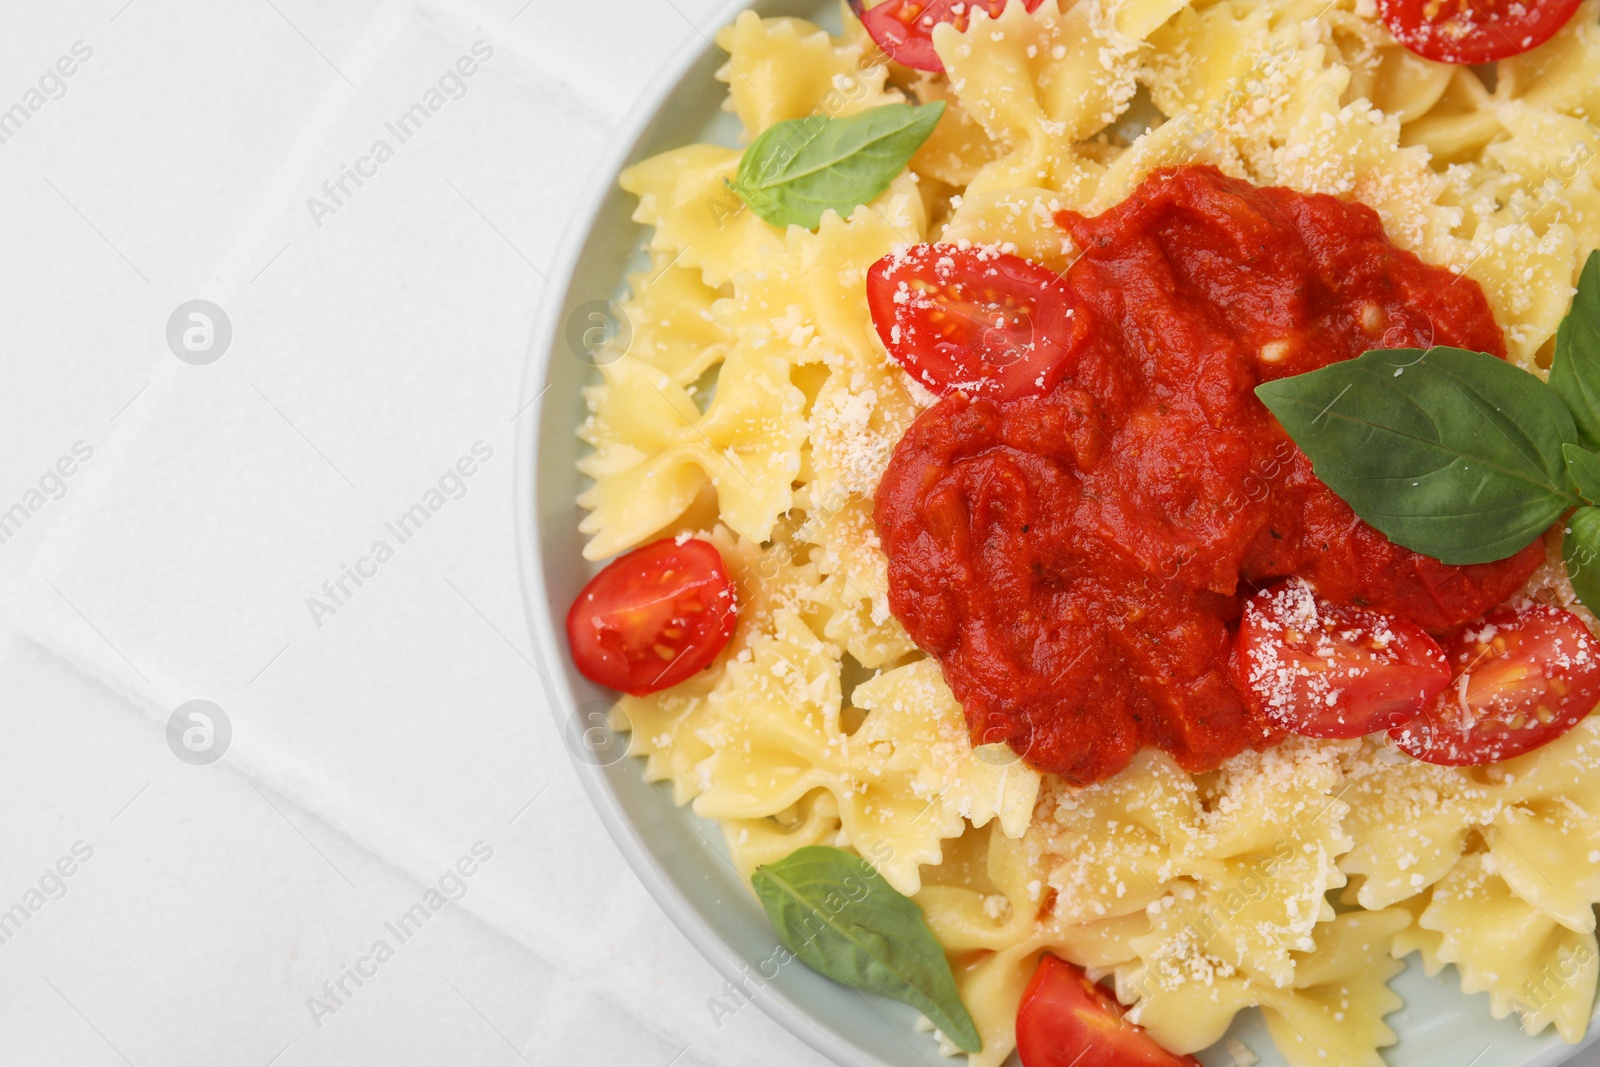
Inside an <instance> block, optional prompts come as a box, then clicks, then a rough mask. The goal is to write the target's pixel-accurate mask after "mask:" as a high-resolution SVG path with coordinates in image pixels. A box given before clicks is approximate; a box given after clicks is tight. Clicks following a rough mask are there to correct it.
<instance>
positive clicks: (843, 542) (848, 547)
mask: <svg viewBox="0 0 1600 1067" xmlns="http://www.w3.org/2000/svg"><path fill="white" fill-rule="evenodd" d="M796 503H797V504H798V505H799V506H800V507H803V508H804V509H805V512H806V521H805V523H804V525H802V526H801V528H800V531H799V535H798V536H800V537H801V538H803V539H804V540H805V541H807V542H808V543H810V544H813V545H815V546H817V547H816V549H815V550H814V551H813V552H812V553H811V559H812V560H813V562H814V563H815V564H816V566H817V569H818V570H819V571H820V572H821V573H822V574H823V575H825V576H826V577H825V578H824V580H823V582H822V584H821V585H819V586H818V587H817V588H816V590H815V591H814V593H813V595H812V601H813V603H814V604H816V605H817V607H818V608H819V609H820V610H821V611H822V612H823V624H822V633H823V636H824V637H826V638H827V639H828V640H830V641H833V642H835V643H837V644H839V645H840V646H841V647H843V648H844V650H845V651H846V652H847V653H849V654H850V655H851V656H852V657H854V658H855V659H856V661H857V662H859V663H860V664H861V665H862V666H863V667H870V668H878V667H884V666H887V665H888V664H890V663H893V662H895V661H897V660H901V659H904V658H905V657H906V656H909V655H910V654H912V653H913V652H915V651H916V650H917V648H916V645H915V644H914V643H913V642H912V640H911V638H910V636H909V635H907V634H906V631H905V627H904V626H902V625H900V620H898V619H896V618H895V617H894V616H893V615H891V614H890V613H889V576H888V564H887V560H886V559H885V557H884V555H883V550H882V548H881V546H880V545H879V543H878V531H877V529H876V527H875V526H874V525H873V522H872V502H871V501H870V500H868V499H864V498H861V497H846V498H844V501H843V503H839V504H834V503H833V501H831V500H827V499H825V500H823V501H822V503H821V504H817V503H814V502H813V500H812V489H811V487H810V486H807V487H806V488H805V489H802V490H801V491H800V492H799V493H797V494H796ZM830 505H833V506H830Z"/></svg>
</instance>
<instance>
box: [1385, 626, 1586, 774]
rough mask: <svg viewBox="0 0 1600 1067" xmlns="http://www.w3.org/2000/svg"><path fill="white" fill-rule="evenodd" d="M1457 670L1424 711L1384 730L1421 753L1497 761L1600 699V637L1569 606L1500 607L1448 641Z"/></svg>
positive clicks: (1567, 724) (1566, 724)
mask: <svg viewBox="0 0 1600 1067" xmlns="http://www.w3.org/2000/svg"><path fill="white" fill-rule="evenodd" d="M1447 655H1448V656H1449V659H1450V666H1451V667H1452V668H1454V669H1455V672H1456V677H1455V680H1454V681H1453V682H1452V683H1451V685H1450V687H1449V688H1448V689H1446V690H1445V691H1444V692H1443V693H1442V694H1440V695H1439V697H1438V699H1437V700H1435V701H1434V702H1433V703H1432V704H1431V705H1430V706H1429V707H1428V708H1427V709H1426V710H1425V711H1423V712H1422V713H1420V714H1418V715H1417V716H1415V717H1414V718H1412V719H1411V720H1410V721H1409V722H1407V723H1405V724H1403V725H1401V726H1396V727H1395V728H1394V729H1392V730H1390V731H1389V736H1390V737H1392V738H1394V741H1395V744H1397V745H1399V746H1400V747H1401V748H1402V749H1404V750H1405V751H1406V752H1409V753H1410V754H1411V755H1413V756H1415V757H1416V758H1417V759H1419V760H1423V761H1424V762H1427V763H1442V764H1445V765H1447V766H1451V767H1481V766H1483V765H1484V764H1488V763H1499V762H1500V761H1501V760H1508V759H1510V758H1511V757H1513V756H1520V755H1521V754H1522V753H1524V752H1531V751H1533V750H1534V749H1536V748H1538V747H1540V746H1541V745H1547V744H1549V743H1550V742H1551V741H1554V740H1555V739H1556V738H1558V737H1560V736H1561V735H1562V734H1564V733H1566V732H1567V731H1568V730H1570V729H1572V728H1573V727H1574V726H1576V725H1577V724H1578V723H1579V722H1580V721H1582V719H1583V718H1584V716H1586V715H1588V714H1589V712H1590V711H1591V710H1593V708H1594V706H1595V702H1596V701H1600V641H1596V640H1595V639H1594V635H1592V634H1591V633H1589V628H1588V627H1587V626H1585V625H1584V624H1583V620H1582V619H1580V618H1578V617H1577V616H1576V615H1574V614H1573V613H1572V612H1570V611H1562V610H1561V609H1560V608H1553V607H1550V606H1548V605H1545V604H1531V605H1528V606H1527V607H1524V608H1522V609H1521V610H1516V609H1512V608H1501V609H1500V610H1499V611H1494V612H1491V613H1490V614H1489V615H1488V617H1486V618H1485V619H1484V621H1483V622H1482V623H1479V624H1473V625H1469V626H1467V627H1466V629H1464V630H1462V631H1461V632H1460V633H1459V634H1458V635H1456V637H1455V638H1454V639H1453V640H1451V641H1450V642H1449V644H1448V651H1447Z"/></svg>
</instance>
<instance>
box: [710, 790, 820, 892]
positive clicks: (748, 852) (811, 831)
mask: <svg viewBox="0 0 1600 1067" xmlns="http://www.w3.org/2000/svg"><path fill="white" fill-rule="evenodd" d="M722 836H723V837H724V838H726V839H727V842H728V852H729V854H730V855H731V856H732V857H733V865H734V866H735V867H737V868H738V869H739V873H740V874H741V875H743V876H744V877H745V878H746V879H748V878H749V877H750V876H751V875H753V874H754V873H755V870H756V868H757V867H761V866H765V865H766V864H768V863H776V862H778V861H779V860H781V859H783V858H784V857H785V856H788V855H789V854H790V853H792V852H794V851H795V849H798V848H804V847H805V846H807V845H839V844H848V842H841V841H840V840H839V805H838V802H837V801H836V800H834V796H833V794H832V793H830V792H828V791H827V790H826V789H814V790H812V791H811V792H809V793H807V794H806V795H805V796H804V797H801V798H800V800H799V802H798V803H796V804H795V805H794V806H793V807H791V808H787V809H785V810H783V811H780V812H778V813H777V814H776V815H773V816H771V817H770V818H766V819H726V820H724V821H723V823H722Z"/></svg>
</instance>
